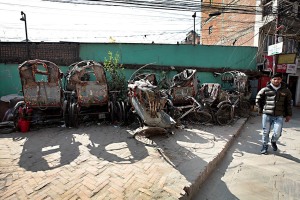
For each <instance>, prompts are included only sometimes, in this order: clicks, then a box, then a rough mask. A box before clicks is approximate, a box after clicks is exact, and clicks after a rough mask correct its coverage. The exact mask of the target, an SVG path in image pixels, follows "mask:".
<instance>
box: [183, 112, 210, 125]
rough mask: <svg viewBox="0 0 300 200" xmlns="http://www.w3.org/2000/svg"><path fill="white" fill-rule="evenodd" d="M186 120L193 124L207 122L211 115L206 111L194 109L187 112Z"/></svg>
mask: <svg viewBox="0 0 300 200" xmlns="http://www.w3.org/2000/svg"><path fill="white" fill-rule="evenodd" d="M187 117H188V120H189V121H190V122H191V123H195V124H207V123H210V122H211V121H212V116H211V114H209V112H207V111H202V110H199V111H195V112H191V113H189V114H188V116H187Z"/></svg>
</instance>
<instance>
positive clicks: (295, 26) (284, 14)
mask: <svg viewBox="0 0 300 200" xmlns="http://www.w3.org/2000/svg"><path fill="white" fill-rule="evenodd" d="M299 4H300V0H203V1H202V5H201V20H202V21H201V31H200V38H201V39H200V43H201V44H202V45H226V46H228V45H229V46H255V47H258V52H257V55H256V58H254V59H256V60H257V63H258V65H257V68H258V70H259V71H260V72H261V73H262V75H263V77H262V78H261V80H260V82H259V83H258V84H259V87H263V86H265V84H266V83H267V82H268V80H269V79H268V77H270V75H271V74H273V73H276V72H280V73H283V77H284V81H285V82H287V83H288V85H289V87H290V89H291V90H292V93H293V102H294V105H297V106H300V92H299V91H300V6H299Z"/></svg>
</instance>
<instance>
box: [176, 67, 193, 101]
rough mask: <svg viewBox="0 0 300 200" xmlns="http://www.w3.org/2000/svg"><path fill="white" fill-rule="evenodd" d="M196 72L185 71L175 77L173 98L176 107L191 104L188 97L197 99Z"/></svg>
mask: <svg viewBox="0 0 300 200" xmlns="http://www.w3.org/2000/svg"><path fill="white" fill-rule="evenodd" d="M196 72H197V71H196V70H194V69H185V70H183V71H182V72H180V73H179V74H176V75H175V76H174V77H173V85H172V86H171V96H172V101H173V104H174V105H176V104H186V103H189V101H188V100H186V97H187V96H191V97H195V96H196V95H197V85H198V81H197V79H196Z"/></svg>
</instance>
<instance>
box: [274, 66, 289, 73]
mask: <svg viewBox="0 0 300 200" xmlns="http://www.w3.org/2000/svg"><path fill="white" fill-rule="evenodd" d="M286 68H287V64H282V65H277V71H276V72H279V73H286Z"/></svg>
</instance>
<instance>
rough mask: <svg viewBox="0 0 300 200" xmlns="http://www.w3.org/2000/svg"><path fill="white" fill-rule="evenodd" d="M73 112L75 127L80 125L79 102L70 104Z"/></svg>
mask: <svg viewBox="0 0 300 200" xmlns="http://www.w3.org/2000/svg"><path fill="white" fill-rule="evenodd" d="M70 111H71V112H70V113H71V116H70V118H71V124H72V126H73V127H74V128H78V125H79V116H78V115H79V109H78V105H77V103H72V104H71V106H70Z"/></svg>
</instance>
